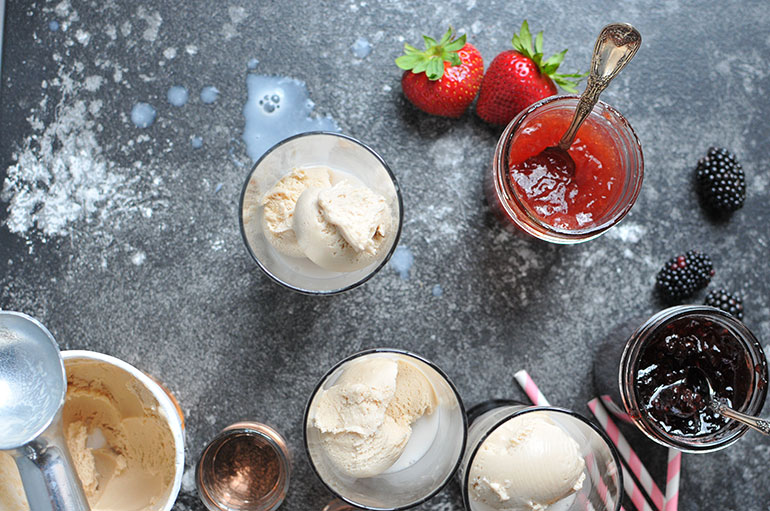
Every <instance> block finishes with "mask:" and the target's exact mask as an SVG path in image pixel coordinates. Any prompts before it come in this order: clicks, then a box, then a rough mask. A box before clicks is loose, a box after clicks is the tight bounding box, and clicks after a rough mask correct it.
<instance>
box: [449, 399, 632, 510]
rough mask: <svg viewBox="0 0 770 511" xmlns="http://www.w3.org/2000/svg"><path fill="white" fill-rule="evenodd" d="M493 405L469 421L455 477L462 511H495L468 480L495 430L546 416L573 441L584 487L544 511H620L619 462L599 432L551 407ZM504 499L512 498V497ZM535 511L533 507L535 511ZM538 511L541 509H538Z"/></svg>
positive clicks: (575, 416)
mask: <svg viewBox="0 0 770 511" xmlns="http://www.w3.org/2000/svg"><path fill="white" fill-rule="evenodd" d="M495 404H497V405H499V406H496V407H494V408H492V409H491V410H488V411H485V412H483V413H481V414H480V415H479V416H478V417H477V418H475V419H474V420H473V422H472V423H471V426H470V429H469V431H468V446H467V448H466V450H465V455H464V456H463V459H462V463H461V464H460V470H459V471H458V473H457V474H458V478H459V480H460V487H461V490H462V496H463V502H464V504H465V509H467V510H468V511H495V508H494V507H492V506H490V505H489V504H488V503H486V502H483V500H482V499H481V498H479V497H478V496H477V495H476V493H475V491H474V489H473V488H474V485H476V484H478V481H475V480H473V479H472V474H473V472H474V464H475V463H476V462H477V460H478V456H479V452H480V450H481V449H483V448H484V444H485V442H486V441H487V440H488V439H489V438H490V436H491V435H493V434H494V433H495V432H496V431H497V430H498V428H500V427H501V426H503V425H504V424H507V423H509V421H515V420H517V419H518V418H523V417H526V416H527V415H529V414H533V413H535V414H543V415H545V417H547V418H548V419H550V421H551V422H552V423H553V424H555V425H556V426H557V427H559V428H560V429H561V430H562V431H563V432H564V433H566V434H567V435H568V436H569V437H571V438H572V439H573V440H575V442H577V445H578V446H579V449H580V451H579V455H580V456H582V458H583V461H584V462H585V466H584V468H583V476H584V478H583V482H582V487H581V488H580V489H579V490H578V491H576V492H575V493H572V494H571V495H568V496H566V497H564V498H562V499H560V500H558V501H557V502H553V503H549V504H548V505H547V507H548V510H549V511H552V510H553V511H585V510H586V509H594V510H597V511H603V510H606V511H618V510H619V509H620V506H621V500H622V496H623V483H622V481H621V473H620V470H619V467H620V458H619V457H618V453H617V450H616V449H615V446H614V445H612V442H611V441H610V439H609V438H608V437H607V435H606V434H605V433H604V432H603V431H601V430H600V429H598V428H597V427H596V426H594V425H593V424H592V423H591V422H589V421H588V420H587V419H586V418H584V417H583V416H581V415H579V414H577V413H575V412H573V411H570V410H565V409H562V408H556V407H552V406H527V405H523V404H518V403H515V402H504V401H498V402H496V403H495ZM482 405H483V404H482ZM486 408H488V407H486ZM474 410H475V409H472V410H471V412H470V415H473V413H474ZM546 461H547V460H540V461H539V462H538V463H537V465H539V466H544V465H547V462H546ZM538 468H539V467H537V466H528V467H524V469H525V470H535V469H538ZM510 490H511V489H510V488H508V489H505V488H503V489H501V490H499V491H500V493H501V494H504V493H505V492H509V491H510ZM508 496H509V497H513V498H515V497H516V496H515V495H513V496H511V495H508ZM533 509H535V508H534V507H533ZM537 509H541V508H540V507H537ZM543 509H544V508H543Z"/></svg>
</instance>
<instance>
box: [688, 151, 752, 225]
mask: <svg viewBox="0 0 770 511" xmlns="http://www.w3.org/2000/svg"><path fill="white" fill-rule="evenodd" d="M695 177H696V180H697V182H698V192H699V193H700V196H701V198H702V200H703V203H704V205H705V206H706V207H707V208H708V209H710V210H712V211H714V212H716V213H721V214H725V213H731V212H733V211H735V210H736V209H740V208H741V206H743V201H744V200H746V176H745V175H744V173H743V167H741V164H740V163H739V162H738V160H736V159H735V155H734V154H733V153H731V152H730V151H728V150H727V149H722V148H717V147H711V148H709V150H708V154H706V156H704V157H703V158H701V159H700V160H699V161H698V166H697V167H696V169H695Z"/></svg>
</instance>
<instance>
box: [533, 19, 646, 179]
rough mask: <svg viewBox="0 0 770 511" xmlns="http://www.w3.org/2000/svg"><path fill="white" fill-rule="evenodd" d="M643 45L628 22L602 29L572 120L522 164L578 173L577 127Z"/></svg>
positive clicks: (573, 173) (567, 173)
mask: <svg viewBox="0 0 770 511" xmlns="http://www.w3.org/2000/svg"><path fill="white" fill-rule="evenodd" d="M641 44H642V36H641V34H639V31H638V30H636V29H635V28H634V27H633V26H631V25H629V24H628V23H612V24H610V25H607V26H606V27H604V28H603V29H602V31H601V32H600V33H599V37H598V38H597V39H596V44H595V45H594V53H593V56H592V57H591V71H590V73H589V75H588V82H587V84H586V88H585V90H584V91H583V94H581V95H580V100H579V101H578V104H577V107H575V115H574V117H573V118H572V123H571V124H570V125H569V128H567V131H566V132H565V133H564V135H562V137H561V140H559V143H558V144H557V145H555V146H551V147H546V148H545V149H543V151H542V152H541V153H540V154H538V155H536V156H532V157H531V158H529V159H527V160H526V161H525V162H524V163H523V166H524V167H525V168H534V167H545V168H548V169H559V170H560V171H562V172H564V173H565V174H566V175H569V176H573V175H575V160H573V159H572V157H571V156H570V154H569V148H570V146H571V145H572V142H573V141H574V140H575V136H576V135H577V132H578V129H579V128H580V126H581V125H582V124H583V121H585V119H586V117H588V114H590V113H591V110H593V109H594V106H595V105H596V102H597V101H599V95H600V94H601V93H602V92H603V91H604V89H606V88H607V86H608V85H609V84H610V82H611V81H612V79H613V78H615V77H616V76H617V75H618V73H620V71H621V70H622V69H623V68H624V67H626V64H628V62H629V61H630V60H631V59H632V58H633V56H634V55H636V52H637V50H639V46H641Z"/></svg>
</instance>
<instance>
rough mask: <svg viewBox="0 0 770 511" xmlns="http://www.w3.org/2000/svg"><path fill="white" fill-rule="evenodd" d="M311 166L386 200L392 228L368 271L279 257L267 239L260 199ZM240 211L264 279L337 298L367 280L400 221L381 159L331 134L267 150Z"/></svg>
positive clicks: (386, 254)
mask: <svg viewBox="0 0 770 511" xmlns="http://www.w3.org/2000/svg"><path fill="white" fill-rule="evenodd" d="M314 166H326V167H329V168H330V169H331V170H333V171H335V172H337V173H340V175H344V174H348V175H350V176H352V177H354V178H357V179H358V180H360V181H361V182H362V183H363V184H364V185H365V186H367V187H368V188H370V189H371V190H372V191H373V192H376V193H377V194H379V195H381V196H382V197H384V198H385V200H386V202H387V204H388V206H389V208H390V212H391V215H392V222H391V228H390V230H389V233H388V234H387V235H386V236H387V237H386V239H385V240H384V241H383V244H382V246H381V247H380V248H379V250H378V251H377V254H376V258H375V260H374V261H373V262H372V263H371V264H369V265H368V266H366V267H364V268H361V269H358V270H354V271H349V272H338V271H331V270H327V269H324V268H321V267H320V266H317V265H315V264H314V263H312V262H311V261H310V260H309V259H307V258H304V257H290V256H287V255H284V254H282V253H280V252H278V251H277V250H276V249H275V248H274V247H273V246H272V245H271V244H270V242H269V241H268V240H267V238H265V235H264V232H263V227H262V215H263V208H262V204H261V200H262V197H263V196H264V195H265V194H266V193H267V192H268V191H270V189H271V188H272V187H273V186H274V185H275V183H276V182H278V180H280V179H281V178H282V177H284V176H285V175H286V174H288V173H290V172H291V171H292V170H294V169H296V168H301V167H314ZM239 211H240V225H241V234H242V236H243V241H244V243H245V244H246V249H247V250H248V252H249V254H250V255H251V257H252V258H253V259H254V261H255V262H256V263H257V265H258V266H259V267H260V268H261V269H262V271H264V273H265V275H267V276H268V277H269V278H271V279H272V280H273V281H275V282H277V283H278V284H280V285H282V286H285V287H287V288H289V289H291V290H293V291H297V292H300V293H304V294H310V295H330V294H335V293H341V292H343V291H347V290H349V289H353V288H354V287H356V286H359V285H361V284H363V283H364V282H366V281H367V280H369V279H370V278H371V277H372V276H373V275H374V274H375V273H377V272H378V271H379V270H380V269H382V267H383V266H385V264H386V263H387V262H388V260H389V259H390V256H391V255H392V254H393V252H394V251H395V249H396V245H397V244H398V239H399V237H400V235H401V224H402V222H403V217H404V212H403V201H402V199H401V190H400V188H399V186H398V182H397V181H396V177H395V176H394V175H393V172H391V170H390V168H389V167H388V165H387V164H386V163H385V161H384V160H383V159H382V158H381V157H380V155H378V154H377V153H376V152H375V151H374V150H373V149H371V148H370V147H368V146H367V145H365V144H363V143H362V142H360V141H358V140H356V139H354V138H352V137H349V136H347V135H342V134H340V133H331V132H309V133H301V134H299V135H294V136H292V137H289V138H287V139H285V140H283V141H281V142H279V143H278V144H276V145H275V146H273V147H272V148H271V149H270V150H268V151H267V152H266V153H265V154H264V155H263V156H262V158H260V159H259V161H257V163H256V164H255V165H254V167H253V168H252V170H251V172H250V173H249V176H248V177H247V178H246V182H245V183H244V185H243V191H242V193H241V200H240V208H239Z"/></svg>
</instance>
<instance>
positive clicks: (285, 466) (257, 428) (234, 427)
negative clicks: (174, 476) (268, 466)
mask: <svg viewBox="0 0 770 511" xmlns="http://www.w3.org/2000/svg"><path fill="white" fill-rule="evenodd" d="M262 428H263V429H264V431H262V430H261V429H262ZM238 434H248V435H256V436H259V437H260V438H262V439H263V440H265V441H266V442H267V444H268V445H270V447H272V448H273V450H274V451H275V452H276V453H277V454H278V460H279V463H280V464H281V471H280V473H279V476H280V479H279V481H278V482H277V484H276V486H275V488H273V489H272V490H270V491H269V492H268V493H267V494H265V495H264V496H263V497H262V498H260V499H259V501H257V502H254V506H255V508H259V509H263V510H264V511H273V510H275V509H277V508H278V507H279V506H280V505H281V504H282V503H283V501H284V497H285V495H286V492H287V491H288V490H289V481H290V480H291V458H290V456H289V452H288V451H287V449H286V445H285V443H286V441H285V440H284V438H283V437H282V436H281V434H280V433H278V432H277V431H276V430H275V429H273V428H271V427H270V426H267V425H266V424H262V423H256V422H248V421H244V422H237V423H235V424H231V425H230V426H227V427H226V428H224V429H223V430H222V431H220V432H219V433H217V434H216V436H215V437H214V438H212V439H211V441H209V442H208V443H207V444H206V446H205V447H204V448H203V451H201V455H200V458H199V459H198V463H196V465H195V485H196V487H197V488H198V495H199V496H200V499H201V501H202V502H203V504H204V505H205V506H206V508H207V509H209V510H211V511H227V509H228V508H227V507H223V506H221V505H220V504H219V502H218V501H216V500H215V499H214V498H213V497H212V492H211V491H210V490H209V488H208V486H207V485H206V484H205V483H204V481H203V474H202V468H201V467H202V465H203V462H204V460H205V459H206V456H207V454H208V453H209V451H210V450H211V449H212V448H213V447H215V446H218V445H219V444H220V443H221V442H222V441H223V440H224V439H226V438H228V437H231V436H234V435H238ZM279 440H280V441H279ZM281 442H283V444H282V443H281ZM271 501H274V502H273V504H272V505H271V506H270V507H260V506H263V505H264V504H267V503H269V502H271Z"/></svg>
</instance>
